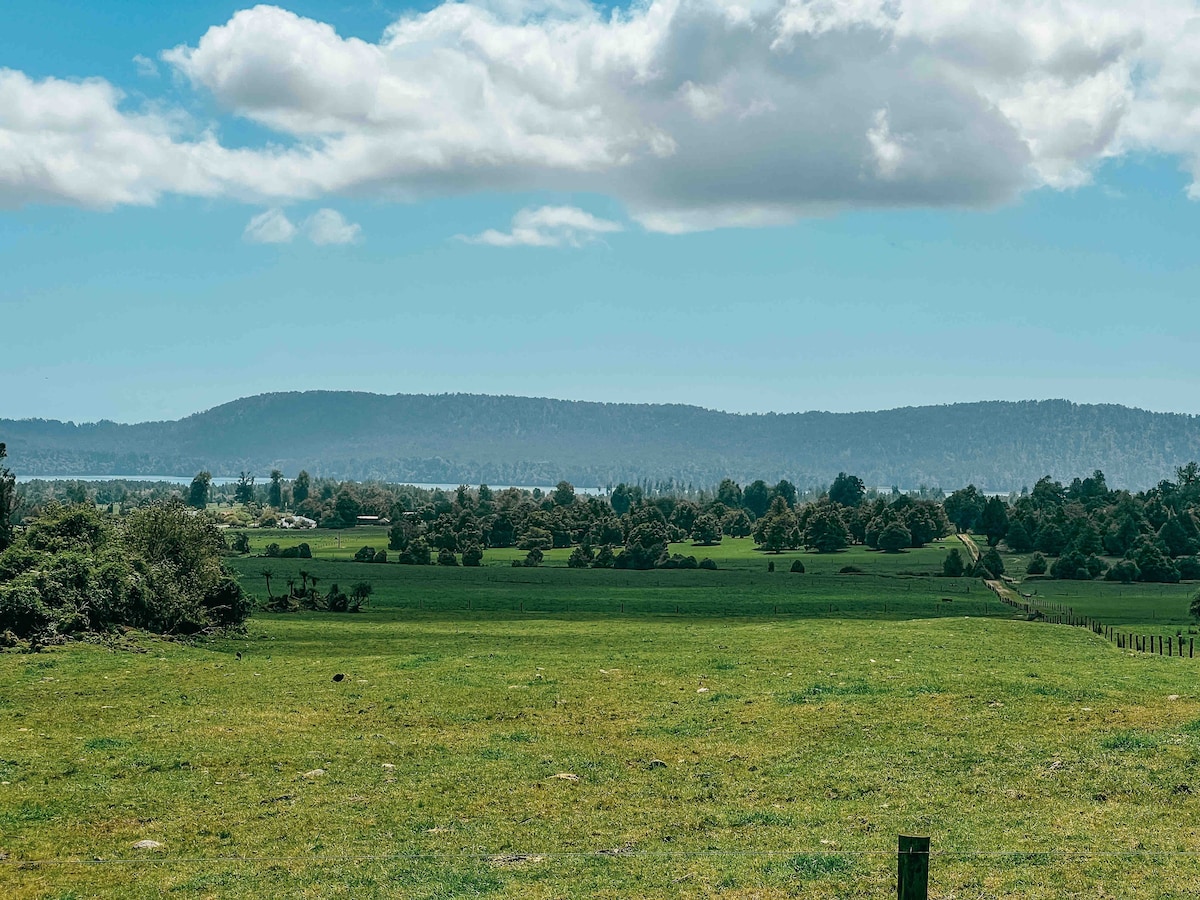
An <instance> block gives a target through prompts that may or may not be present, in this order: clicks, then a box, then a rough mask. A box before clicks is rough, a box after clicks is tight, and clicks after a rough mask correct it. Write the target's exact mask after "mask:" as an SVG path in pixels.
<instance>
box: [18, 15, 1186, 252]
mask: <svg viewBox="0 0 1200 900" xmlns="http://www.w3.org/2000/svg"><path fill="white" fill-rule="evenodd" d="M162 60H163V61H164V62H165V63H167V64H168V65H170V66H171V67H173V68H174V69H175V70H176V71H177V72H178V73H180V74H181V75H182V76H183V77H184V78H185V79H186V80H187V81H188V82H190V84H191V85H192V86H193V87H194V88H195V89H196V90H198V91H201V92H204V93H207V94H209V95H211V97H212V99H213V100H215V102H216V104H217V106H218V108H220V109H222V110H223V111H224V112H225V113H226V114H228V115H231V116H236V117H242V118H245V119H248V120H251V121H254V122H257V123H259V124H261V125H263V126H265V127H266V128H268V129H270V130H272V131H273V132H275V136H274V137H273V139H272V140H271V141H270V142H268V143H264V144H262V145H260V146H258V147H249V148H239V149H230V148H228V147H226V146H224V145H223V144H222V143H221V142H220V140H219V138H218V128H219V123H201V124H196V123H193V122H191V121H190V120H189V119H188V117H187V116H186V115H185V114H183V113H182V112H180V111H178V110H164V109H162V108H160V107H157V106H152V107H150V108H148V109H147V110H139V109H136V108H131V106H130V104H129V103H128V102H127V101H126V100H125V98H124V97H123V96H122V94H121V92H120V91H119V90H118V89H117V88H115V87H114V86H112V85H111V84H109V83H107V82H104V81H101V80H98V79H92V80H85V81H65V80H59V79H53V78H51V79H45V80H41V81H38V80H34V79H31V78H29V77H27V76H25V75H24V74H22V73H20V72H14V71H11V70H2V69H0V206H10V207H11V206H20V205H22V204H27V203H47V202H48V203H68V204H75V205H82V206H93V207H101V208H104V207H112V206H117V205H122V204H150V203H154V202H156V200H157V199H158V198H159V197H160V196H162V195H163V194H164V193H174V194H184V195H191V196H204V197H228V198H233V199H236V200H241V201H247V202H255V203H259V204H262V205H264V206H274V205H276V204H279V205H283V204H287V203H289V202H292V201H314V200H315V201H321V200H327V199H328V198H332V197H337V196H362V195H369V196H371V197H373V198H378V199H383V200H389V199H390V200H396V201H411V200H418V199H420V198H423V197H428V196H437V195H444V194H454V193H459V194H461V193H470V192H474V191H522V190H552V191H590V192H600V193H605V194H608V195H609V196H612V197H615V198H616V199H618V200H619V201H620V202H622V203H623V204H624V205H625V206H626V208H627V209H628V210H629V213H630V215H631V217H633V218H634V219H635V220H637V221H638V222H640V223H641V224H642V225H643V226H645V227H647V228H650V229H654V230H661V231H689V230H696V229H703V228H711V227H720V226H731V225H764V224H776V223H780V222H788V221H791V220H793V219H795V218H796V217H798V216H804V215H812V214H828V213H830V212H836V211H837V210H840V209H847V208H856V207H897V206H926V207H929V206H932V207H938V206H955V207H990V206H994V205H996V204H1001V203H1005V202H1008V201H1010V200H1012V199H1014V198H1015V197H1017V196H1019V195H1020V194H1021V193H1022V192H1024V191H1027V190H1030V189H1034V188H1038V187H1042V186H1049V187H1051V188H1070V187H1074V186H1078V185H1082V184H1087V183H1088V182H1089V181H1090V180H1091V178H1092V173H1093V172H1094V171H1095V169H1096V167H1097V166H1098V165H1099V164H1100V163H1101V162H1102V161H1103V160H1105V159H1108V158H1112V157H1118V156H1122V155H1125V154H1128V153H1131V152H1164V153H1170V154H1175V155H1178V156H1179V157H1180V158H1181V160H1182V162H1183V163H1184V165H1186V166H1187V167H1188V168H1189V169H1190V170H1191V172H1192V175H1193V178H1194V179H1196V183H1200V112H1197V110H1200V63H1198V62H1197V60H1200V13H1198V12H1197V10H1196V7H1195V5H1194V3H1193V2H1192V0H1156V2H1155V3H1153V4H1150V5H1141V6H1138V5H1135V4H1131V3H1128V2H1127V0H954V2H948V0H737V2H731V0H647V2H645V3H644V4H638V5H634V6H630V7H628V8H625V9H623V10H617V11H616V12H615V13H612V14H610V13H608V12H607V11H605V10H603V9H601V8H599V7H593V6H590V5H586V4H584V3H582V2H580V0H536V2H528V0H488V2H487V3H486V5H483V4H480V3H474V4H473V3H451V2H446V3H443V4H442V5H440V6H435V7H434V8H432V9H430V10H429V11H428V12H413V13H408V14H406V15H405V16H404V17H403V18H401V19H399V20H398V21H397V22H396V23H394V24H393V25H392V26H391V27H390V28H389V29H388V30H387V31H386V32H385V33H384V35H383V37H382V38H381V40H379V41H378V42H376V43H372V42H367V41H362V40H359V39H356V38H343V37H341V36H339V35H338V34H337V33H336V31H335V30H334V29H333V28H332V27H331V26H329V25H327V24H325V23H321V22H317V21H314V20H312V19H306V18H303V17H301V16H297V15H295V14H293V13H290V12H287V11H285V10H283V9H279V8H276V7H272V6H256V7H254V8H252V9H247V10H243V11H241V12H238V13H236V14H235V15H234V16H233V17H232V18H230V19H229V21H227V22H225V23H224V24H220V25H216V26H214V27H212V28H210V29H209V30H208V31H207V32H206V33H205V34H203V35H201V36H200V37H199V40H198V41H196V42H195V44H194V45H192V46H180V47H176V48H174V49H171V50H168V51H166V52H164V53H163V54H162ZM139 66H142V63H141V62H140V61H139ZM1192 192H1193V194H1195V195H1200V188H1198V187H1196V186H1193V188H1192ZM334 224H338V223H334ZM322 227H325V226H322ZM353 227H354V226H350V225H348V224H346V223H341V224H338V227H331V228H330V230H329V231H322V232H321V234H330V235H343V236H345V235H346V234H347V232H346V231H345V230H344V229H346V228H353ZM515 229H516V225H515V224H514V231H513V232H509V233H508V235H509V237H510V238H511V236H512V235H513V234H515V233H516V230H515ZM350 237H351V239H353V237H354V236H353V235H351V236H350Z"/></svg>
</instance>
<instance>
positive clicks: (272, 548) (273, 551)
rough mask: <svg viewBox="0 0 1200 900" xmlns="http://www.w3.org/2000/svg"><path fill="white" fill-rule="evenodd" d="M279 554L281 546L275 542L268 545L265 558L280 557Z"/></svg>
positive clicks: (264, 551) (264, 552)
mask: <svg viewBox="0 0 1200 900" xmlns="http://www.w3.org/2000/svg"><path fill="white" fill-rule="evenodd" d="M279 554H280V550H279V545H278V544H276V543H274V542H272V543H270V544H267V546H266V548H265V549H264V550H263V556H269V557H271V558H272V559H274V558H276V557H278V556H279Z"/></svg>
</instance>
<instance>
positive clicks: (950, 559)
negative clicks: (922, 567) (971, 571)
mask: <svg viewBox="0 0 1200 900" xmlns="http://www.w3.org/2000/svg"><path fill="white" fill-rule="evenodd" d="M966 571H967V564H966V563H965V562H963V558H962V553H960V552H959V549H958V548H957V547H951V548H950V552H949V553H947V554H946V558H945V559H944V560H943V561H942V575H944V576H945V577H947V578H961V577H962V576H963V574H964V573H965V572H966Z"/></svg>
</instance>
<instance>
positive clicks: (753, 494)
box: [742, 478, 787, 519]
mask: <svg viewBox="0 0 1200 900" xmlns="http://www.w3.org/2000/svg"><path fill="white" fill-rule="evenodd" d="M784 503H785V504H786V503H787V501H786V500H785V501H784ZM742 504H743V505H744V506H745V507H746V509H748V510H749V511H750V513H751V514H752V515H753V516H754V518H756V519H761V518H762V517H763V516H764V515H766V513H767V509H768V508H769V507H770V505H771V489H770V488H769V487H767V483H766V482H765V481H763V480H762V479H761V478H759V479H758V480H757V481H752V482H750V484H748V485H747V486H746V490H745V492H743V494H742Z"/></svg>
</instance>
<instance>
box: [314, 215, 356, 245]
mask: <svg viewBox="0 0 1200 900" xmlns="http://www.w3.org/2000/svg"><path fill="white" fill-rule="evenodd" d="M304 231H305V234H307V235H308V239H309V240H310V241H312V242H313V243H314V244H353V243H355V242H356V241H357V240H358V238H359V234H360V232H361V231H362V227H361V226H359V225H355V224H353V223H352V222H347V221H346V219H345V218H344V217H343V216H342V214H341V213H340V212H338V211H337V210H333V209H318V210H317V211H316V212H315V213H313V214H312V215H311V216H309V217H308V220H307V221H306V222H305V223H304Z"/></svg>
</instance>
